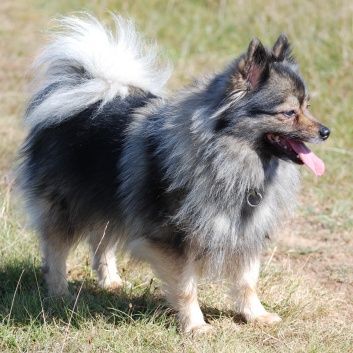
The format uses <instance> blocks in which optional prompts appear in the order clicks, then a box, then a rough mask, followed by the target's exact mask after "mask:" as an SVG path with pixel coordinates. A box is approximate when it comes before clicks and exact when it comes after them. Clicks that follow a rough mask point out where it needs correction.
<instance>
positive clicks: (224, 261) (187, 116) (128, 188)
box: [18, 15, 330, 332]
mask: <svg viewBox="0 0 353 353" xmlns="http://www.w3.org/2000/svg"><path fill="white" fill-rule="evenodd" d="M113 18H114V21H115V24H116V27H117V30H116V32H115V31H112V30H111V29H108V28H106V27H104V26H103V25H101V24H100V23H99V22H98V21H97V20H96V19H95V18H93V17H91V16H89V15H84V16H79V17H68V18H63V19H61V20H60V27H59V30H58V31H57V32H56V33H55V34H54V38H53V41H52V42H51V44H49V45H48V46H47V47H46V48H44V50H43V52H42V53H41V54H40V55H39V57H38V59H37V61H36V62H35V64H34V68H35V70H36V77H35V79H34V83H35V87H34V88H33V96H32V98H31V100H30V102H29V105H28V109H27V111H26V114H25V122H26V124H27V127H28V128H29V133H28V136H27V138H26V140H25V142H24V145H23V147H22V149H21V152H20V157H21V163H20V165H19V170H18V174H19V176H18V181H19V185H20V187H21V189H22V191H23V193H24V196H25V200H26V205H27V209H28V212H29V214H30V219H31V223H32V226H33V227H34V228H35V229H36V231H37V232H38V234H39V235H40V239H41V249H42V252H43V262H44V267H43V268H44V272H45V278H46V282H47V285H48V288H49V293H50V294H52V295H63V294H66V293H67V291H68V283H67V279H66V258H67V256H68V253H69V251H70V249H72V247H73V246H75V245H76V244H77V243H78V242H79V241H80V240H82V239H87V240H88V242H89V243H90V245H91V247H92V253H93V268H94V269H95V270H96V271H97V274H98V279H99V284H100V285H101V286H103V287H105V288H109V287H119V286H121V285H122V279H121V278H120V276H119V274H118V270H117V267H116V264H115V253H116V250H117V248H119V250H120V251H123V252H128V253H130V254H131V256H132V257H134V258H137V259H139V260H142V261H146V262H148V263H149V264H151V266H152V267H153V269H154V271H155V272H156V274H157V275H158V276H159V277H160V278H161V279H162V280H163V282H164V283H165V289H166V296H167V299H168V301H169V303H170V304H171V305H172V306H173V307H174V308H175V309H177V311H178V315H179V321H180V325H181V328H182V330H183V331H185V332H190V331H191V332H205V331H208V330H209V329H210V325H208V324H206V323H205V321H204V317H203V315H202V312H201V310H200V307H199V304H198V300H197V277H198V276H199V275H203V274H207V275H214V276H226V277H228V278H230V279H231V282H232V283H233V286H232V289H231V295H232V297H233V300H234V310H235V311H237V312H239V313H241V314H242V315H243V316H244V318H245V319H246V320H247V321H254V320H257V321H260V322H264V323H268V324H271V323H275V322H277V321H279V320H280V318H279V316H278V315H277V314H274V313H269V312H267V311H266V310H265V309H264V307H263V306H262V304H261V302H260V300H259V299H258V297H257V295H256V288H255V287H256V282H257V278H258V274H259V264H260V255H261V252H262V251H263V249H264V246H265V244H266V238H268V235H269V234H270V233H271V232H272V231H273V229H274V228H275V227H276V226H277V225H278V224H279V222H280V221H281V219H282V218H283V215H284V214H285V213H287V212H288V211H289V210H290V209H291V208H292V207H293V204H294V202H293V201H294V199H295V194H296V191H297V188H298V184H299V166H300V165H301V164H305V165H307V166H308V167H309V168H310V169H311V170H312V171H313V172H314V173H315V174H316V175H321V174H322V173H323V172H324V164H323V162H322V161H321V160H320V159H319V158H318V157H316V156H315V155H314V154H313V153H312V152H311V151H310V149H309V148H308V147H307V146H306V145H305V144H304V143H305V142H309V143H320V142H322V141H323V140H326V139H327V138H328V136H329V134H330V130H329V129H328V128H327V127H325V126H323V125H322V124H321V123H320V122H318V121H317V120H316V119H315V118H314V117H313V116H312V115H311V114H310V112H309V110H308V100H309V96H308V92H307V89H306V86H305V83H304V81H303V79H302V78H301V76H300V74H299V71H298V65H297V63H296V62H295V60H294V58H293V57H292V55H291V48H290V44H289V43H288V39H287V37H286V35H284V34H282V35H281V36H280V37H279V38H278V39H277V41H276V42H275V44H274V45H273V47H271V48H265V47H264V46H263V45H262V44H261V42H260V41H259V40H258V39H253V40H252V41H251V43H250V45H249V47H248V49H247V51H246V52H245V53H243V54H242V55H240V56H239V57H238V58H236V59H235V60H234V61H233V62H231V63H230V64H229V66H227V67H226V68H225V69H224V70H222V71H220V72H219V73H218V74H215V75H212V76H209V77H206V78H202V79H199V80H195V82H193V84H191V85H190V86H189V87H186V88H184V89H182V90H180V91H179V92H178V93H176V94H175V95H172V96H170V97H163V87H164V85H165V83H166V81H167V80H168V77H169V75H170V68H169V66H166V67H163V66H161V64H160V62H159V57H158V54H157V51H156V48H155V46H151V45H147V44H146V42H145V41H144V40H143V39H141V36H140V35H139V34H138V33H137V31H136V29H135V27H134V25H133V24H132V23H131V22H130V21H128V20H126V19H123V18H121V17H119V16H115V15H113Z"/></svg>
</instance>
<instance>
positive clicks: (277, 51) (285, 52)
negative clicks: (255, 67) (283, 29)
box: [272, 33, 293, 61]
mask: <svg viewBox="0 0 353 353" xmlns="http://www.w3.org/2000/svg"><path fill="white" fill-rule="evenodd" d="M272 56H273V59H274V61H284V60H285V59H287V60H288V61H293V58H292V50H291V46H290V44H289V42H288V37H287V35H286V34H285V33H282V34H281V35H280V36H279V37H278V39H277V40H276V43H275V44H274V45H273V48H272Z"/></svg>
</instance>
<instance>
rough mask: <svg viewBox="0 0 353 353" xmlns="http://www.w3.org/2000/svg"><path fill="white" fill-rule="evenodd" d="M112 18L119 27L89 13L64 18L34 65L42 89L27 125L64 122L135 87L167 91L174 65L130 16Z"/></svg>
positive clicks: (154, 92) (34, 98)
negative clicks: (161, 55)
mask: <svg viewBox="0 0 353 353" xmlns="http://www.w3.org/2000/svg"><path fill="white" fill-rule="evenodd" d="M112 17H113V19H114V22H115V26H116V29H115V31H114V32H113V31H112V30H110V29H108V28H106V27H104V26H103V25H102V24H101V23H99V22H98V20H97V19H95V18H94V17H92V16H90V15H88V14H86V13H84V14H82V16H80V17H64V18H61V19H59V20H58V21H59V25H60V26H59V30H58V31H57V32H55V33H54V38H53V42H52V43H51V44H49V45H47V46H46V47H45V48H44V50H43V52H42V53H41V54H40V55H39V57H38V58H37V60H36V61H35V63H34V64H33V69H34V70H35V71H36V76H35V79H34V83H35V84H36V86H37V88H36V89H35V94H34V95H33V98H32V101H31V103H30V106H29V108H28V110H27V113H26V116H25V122H26V125H27V126H29V127H33V126H35V125H38V124H41V125H42V126H47V125H52V124H55V123H58V122H60V121H63V120H65V119H67V118H69V117H70V116H73V115H75V114H77V113H79V112H80V111H82V110H84V109H85V108H88V107H89V106H91V105H92V104H94V103H97V102H100V107H102V106H103V105H104V104H106V103H107V102H109V101H110V100H112V99H113V98H115V97H117V96H121V97H125V96H127V95H128V94H129V88H130V87H137V88H141V89H142V90H145V91H149V92H151V93H153V94H155V95H160V94H161V93H162V91H163V87H164V85H165V83H166V82H167V80H168V78H169V76H170V73H171V67H170V65H166V66H165V67H162V66H161V65H160V62H159V56H158V51H157V47H156V45H155V44H152V45H147V44H146V42H145V41H144V40H143V39H142V37H141V35H140V34H139V33H138V32H137V31H136V28H135V26H134V24H133V23H132V22H131V21H130V20H127V19H123V18H121V17H120V16H117V15H114V14H112Z"/></svg>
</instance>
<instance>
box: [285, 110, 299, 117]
mask: <svg viewBox="0 0 353 353" xmlns="http://www.w3.org/2000/svg"><path fill="white" fill-rule="evenodd" d="M283 115H284V116H286V117H287V118H291V119H293V118H295V117H296V116H297V113H296V111H295V110H288V111H286V112H283Z"/></svg>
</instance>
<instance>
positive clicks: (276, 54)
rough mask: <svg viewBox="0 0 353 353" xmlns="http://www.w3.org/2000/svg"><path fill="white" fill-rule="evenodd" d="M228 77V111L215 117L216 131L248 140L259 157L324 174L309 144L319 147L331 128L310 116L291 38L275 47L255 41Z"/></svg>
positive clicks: (282, 36)
mask: <svg viewBox="0 0 353 353" xmlns="http://www.w3.org/2000/svg"><path fill="white" fill-rule="evenodd" d="M225 75H226V81H227V84H226V87H227V89H226V94H225V96H226V98H225V99H224V100H223V102H227V103H226V104H227V105H228V109H227V114H222V115H220V116H218V118H217V119H216V120H217V122H216V125H215V128H216V130H218V131H221V130H222V132H225V133H227V134H231V135H234V136H236V137H237V138H242V136H243V137H245V136H246V138H247V139H248V140H250V141H252V143H253V147H254V149H256V150H257V151H258V152H259V153H261V154H264V155H271V156H275V157H278V158H281V159H284V160H287V161H291V162H294V163H297V164H305V165H307V166H308V167H309V168H310V169H311V170H312V171H313V172H314V173H315V175H322V174H323V172H324V164H323V162H322V161H321V160H320V159H319V158H318V157H316V156H315V155H314V153H312V152H311V151H310V149H309V148H308V147H307V146H306V145H305V142H309V143H320V142H322V141H324V140H326V139H327V138H328V137H329V135H330V130H329V129H328V128H327V127H326V126H324V125H322V124H321V123H320V122H319V121H318V120H316V119H315V118H314V117H313V116H312V115H311V114H310V112H309V109H308V108H309V94H308V92H307V90H306V86H305V83H304V80H303V79H302V77H301V76H300V74H299V71H298V65H297V63H296V62H295V60H294V58H293V56H292V54H291V47H290V44H289V42H288V39H287V36H286V35H285V34H282V35H281V36H280V37H279V38H278V39H277V41H276V42H275V44H274V45H273V47H272V48H265V47H264V46H263V45H262V43H261V42H260V41H259V40H258V39H256V38H255V39H253V40H252V41H251V43H250V45H249V48H248V50H247V52H246V53H244V54H243V55H242V56H240V57H239V58H238V59H237V60H236V61H235V62H234V63H233V64H232V65H231V66H230V67H229V68H228V70H227V71H226V73H225Z"/></svg>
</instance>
